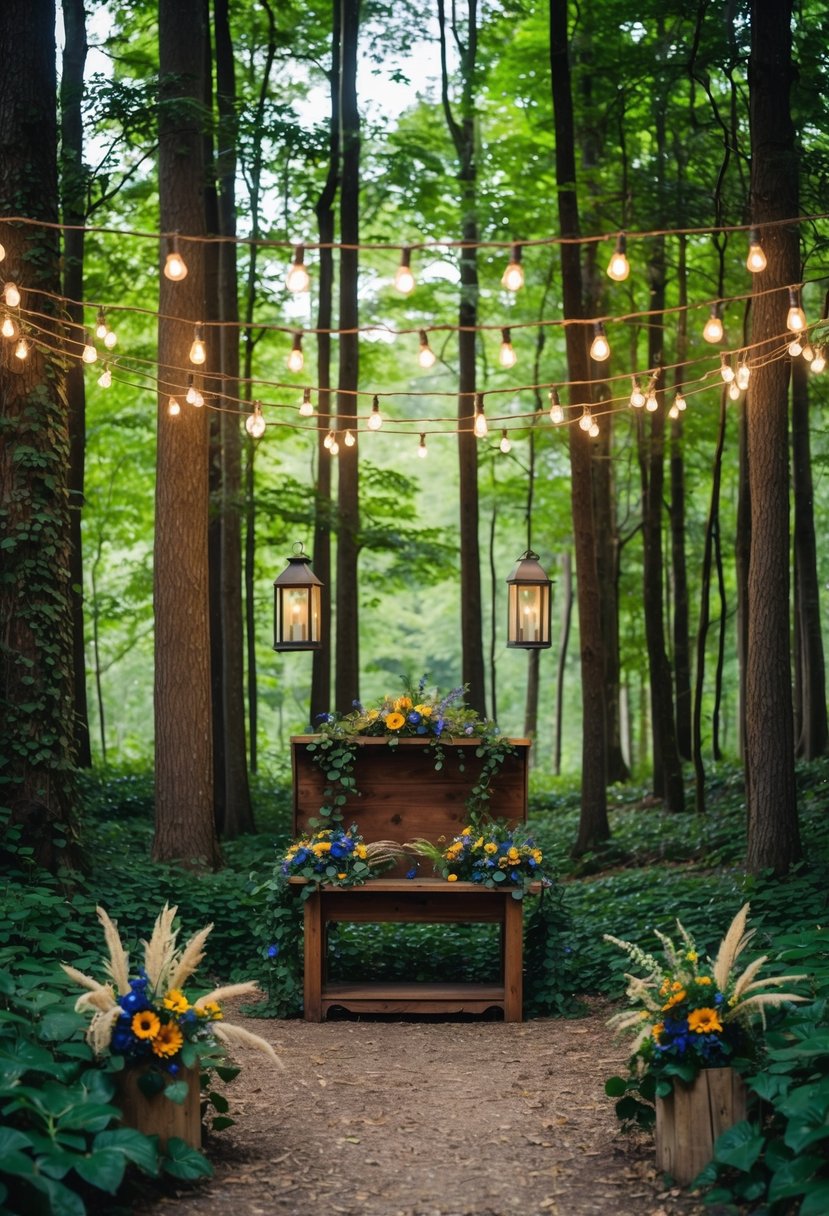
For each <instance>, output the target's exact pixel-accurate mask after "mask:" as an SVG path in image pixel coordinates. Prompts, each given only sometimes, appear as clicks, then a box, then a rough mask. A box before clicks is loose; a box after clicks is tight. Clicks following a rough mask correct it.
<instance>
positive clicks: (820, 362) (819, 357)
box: [812, 346, 826, 375]
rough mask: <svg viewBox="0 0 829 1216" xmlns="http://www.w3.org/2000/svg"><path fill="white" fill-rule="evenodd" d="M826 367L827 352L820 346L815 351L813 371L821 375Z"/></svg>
mask: <svg viewBox="0 0 829 1216" xmlns="http://www.w3.org/2000/svg"><path fill="white" fill-rule="evenodd" d="M825 367H826V352H825V350H824V347H823V346H819V347H818V348H817V350H816V351H815V357H814V359H813V360H812V371H813V372H814V373H815V374H816V375H819V374H820V373H821V372H822V371H823V369H824V368H825Z"/></svg>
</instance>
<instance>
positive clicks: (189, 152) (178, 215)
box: [153, 0, 220, 868]
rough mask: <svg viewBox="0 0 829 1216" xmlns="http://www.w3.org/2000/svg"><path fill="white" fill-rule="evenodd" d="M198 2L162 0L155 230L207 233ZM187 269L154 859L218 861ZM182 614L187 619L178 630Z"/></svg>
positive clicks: (168, 470) (195, 260)
mask: <svg viewBox="0 0 829 1216" xmlns="http://www.w3.org/2000/svg"><path fill="white" fill-rule="evenodd" d="M204 15H205V14H204V6H203V4H202V0H159V5H158V43H159V77H160V79H159V99H160V105H159V165H158V178H159V202H160V215H161V229H162V231H163V232H168V233H169V232H176V231H180V232H181V233H182V234H185V235H187V236H196V237H198V236H203V235H204V231H205V220H204V143H203V134H202V130H201V124H200V121H199V117H198V115H199V113H200V106H201V101H202V98H203V96H204V88H203V83H202V72H203V70H204V46H205V37H206V31H205V23H204ZM185 251H186V258H187V263H188V267H189V273H188V275H187V278H186V279H184V280H183V281H182V282H179V283H171V282H170V281H169V280H168V279H167V278H165V277H164V275H163V274H162V275H160V276H159V282H160V290H159V305H158V311H159V315H160V316H161V317H163V318H164V323H163V324H160V325H159V328H158V363H159V367H158V376H159V394H158V396H159V400H158V441H157V463H156V470H157V477H156V523H155V563H154V571H153V579H154V604H155V790H156V824H155V838H154V840H153V858H154V859H155V860H156V861H177V862H179V863H181V864H184V865H187V866H193V867H196V868H198V867H211V868H212V867H215V866H217V865H218V864H219V861H220V855H219V848H218V843H217V840H216V833H215V827H214V820H213V781H212V774H213V757H212V747H211V729H212V726H211V705H210V663H209V654H210V637H209V630H208V624H207V605H208V568H207V512H208V467H207V463H208V420H207V413H208V411H207V410H204V409H201V410H200V409H187V410H185V409H182V411H181V414H180V415H179V416H178V417H170V416H169V415H168V413H167V399H168V397H169V395H170V394H171V393H176V394H181V393H182V390H183V387H184V386H183V385H182V383H181V378H182V373H181V371H180V370H179V369H181V368H185V367H187V366H188V354H189V349H190V344H191V342H192V340H193V331H194V326H195V325H196V324H197V323H198V322H199V321H200V320H201V319H202V316H203V313H204V307H205V281H204V260H203V249H202V247H201V246H200V245H199V244H198V243H195V242H193V243H191V242H187V243H186V245H185ZM183 622H186V625H187V627H186V628H182V623H183Z"/></svg>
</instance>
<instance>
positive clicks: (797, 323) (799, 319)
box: [6, 287, 806, 334]
mask: <svg viewBox="0 0 829 1216" xmlns="http://www.w3.org/2000/svg"><path fill="white" fill-rule="evenodd" d="M6 303H7V304H8V300H6ZM786 328H787V329H790V330H791V331H792V333H795V334H799V333H800V332H801V331H802V330H804V329H805V328H806V314H805V312H804V311H803V309H802V308H801V307H800V301H799V300H798V296H797V292H796V291H795V290H794V288H793V287H790V288H789V312H788V315H787V317H786Z"/></svg>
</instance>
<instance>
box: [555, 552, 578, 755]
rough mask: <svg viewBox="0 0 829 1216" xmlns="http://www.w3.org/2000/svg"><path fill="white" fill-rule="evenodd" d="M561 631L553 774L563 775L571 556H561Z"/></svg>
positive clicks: (571, 612)
mask: <svg viewBox="0 0 829 1216" xmlns="http://www.w3.org/2000/svg"><path fill="white" fill-rule="evenodd" d="M560 581H561V597H560V598H561V629H560V632H559V637H558V661H557V662H556V710H555V723H554V728H553V772H554V773H555V775H556V776H557V777H558V776H559V775H560V774H561V735H562V730H563V727H564V673H565V671H566V670H567V647H568V645H569V643H570V625H571V624H572V620H573V563H572V561H571V559H570V554H569V553H567V552H565V553H562V555H561V580H560Z"/></svg>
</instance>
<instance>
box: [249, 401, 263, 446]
mask: <svg viewBox="0 0 829 1216" xmlns="http://www.w3.org/2000/svg"><path fill="white" fill-rule="evenodd" d="M245 430H246V431H247V433H248V434H249V435H250V437H251V439H261V438H262V436H263V435H264V434H265V419H264V416H263V414H262V403H261V402H260V401H254V403H253V413H252V414H248V416H247V418H246V419H245Z"/></svg>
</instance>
